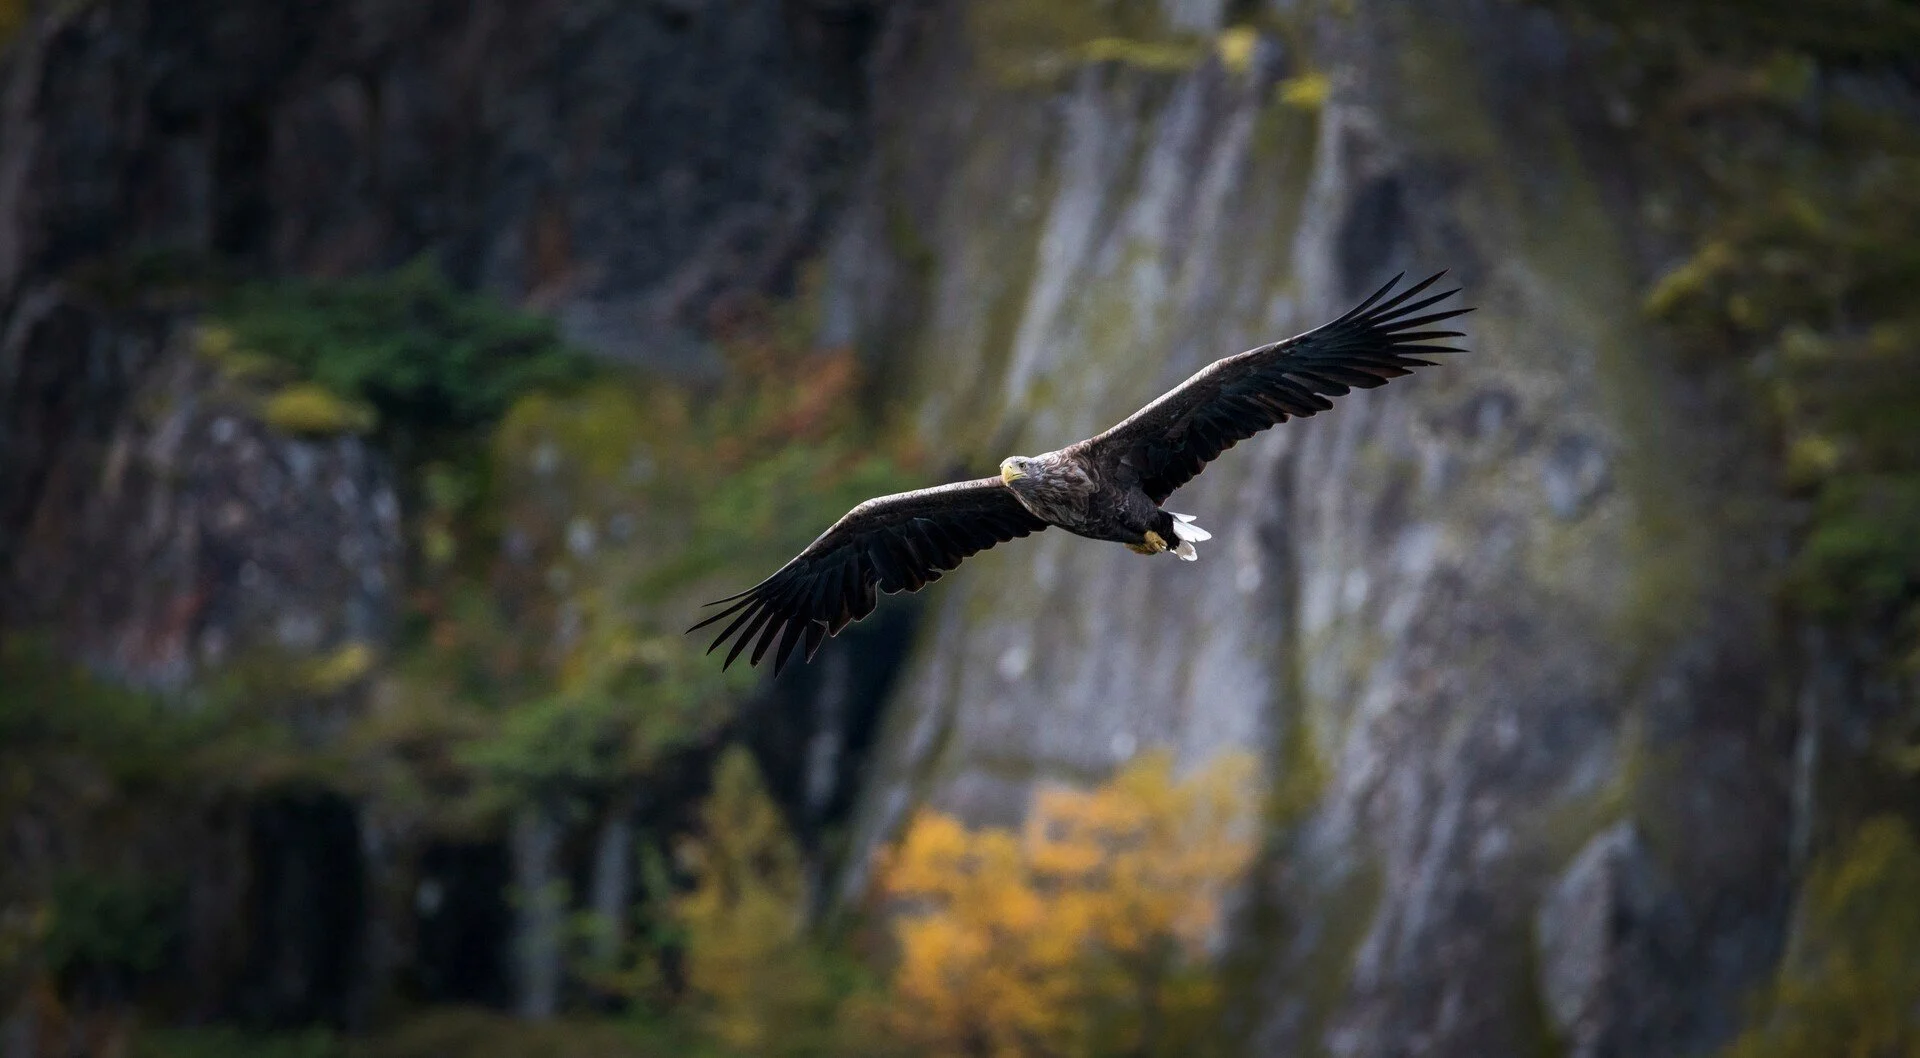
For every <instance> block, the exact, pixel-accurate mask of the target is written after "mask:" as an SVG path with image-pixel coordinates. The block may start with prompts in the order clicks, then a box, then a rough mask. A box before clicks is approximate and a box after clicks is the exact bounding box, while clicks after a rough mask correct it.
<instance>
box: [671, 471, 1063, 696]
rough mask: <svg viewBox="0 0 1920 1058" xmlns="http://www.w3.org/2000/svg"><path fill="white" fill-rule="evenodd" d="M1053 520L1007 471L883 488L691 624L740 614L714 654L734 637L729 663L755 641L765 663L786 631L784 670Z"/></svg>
mask: <svg viewBox="0 0 1920 1058" xmlns="http://www.w3.org/2000/svg"><path fill="white" fill-rule="evenodd" d="M1046 527H1047V523H1045V522H1043V521H1041V520H1040V519H1039V518H1036V517H1034V515H1033V514H1032V513H1031V512H1029V511H1028V510H1027V509H1026V508H1025V507H1022V506H1021V505H1020V501H1019V500H1017V499H1015V498H1014V495H1013V490H1011V489H1009V488H1007V486H1006V485H1005V484H1004V483H1003V482H1001V480H1000V479H999V478H997V477H994V478H980V479H978V480H976V481H958V482H955V483H953V484H951V485H941V486H938V487H937V488H931V489H920V490H918V491H916V492H902V493H898V494H896V495H893V496H881V497H879V498H877V499H871V500H868V501H866V502H865V503H862V504H861V505H860V506H858V507H855V508H854V509H853V510H851V511H848V512H847V514H846V516H845V517H843V518H841V519H840V520H839V521H837V522H835V523H833V526H832V528H830V529H828V530H827V531H826V532H824V533H821V534H820V537H819V539H816V540H815V541H814V542H813V543H811V544H808V545H807V547H806V550H804V551H801V552H800V553H799V554H798V555H795V556H794V557H793V559H792V560H791V561H789V562H788V563H787V564H786V565H784V566H782V567H780V569H779V570H778V571H777V572H775V573H774V574H773V576H771V577H768V578H767V579H766V580H763V581H761V582H760V583H758V584H756V585H754V586H753V587H751V588H748V589H747V590H746V591H743V592H741V593H740V594H738V595H734V596H730V597H728V598H725V599H721V600H719V602H717V603H709V604H708V605H714V606H717V605H719V604H720V603H732V605H731V606H728V607H727V608H726V609H724V610H721V611H720V612H719V613H716V614H714V615H713V616H711V617H709V618H707V619H706V620H704V621H701V622H700V623H699V624H697V625H694V626H693V628H689V629H687V631H689V632H692V631H694V630H695V629H699V628H704V627H706V626H707V625H710V624H713V623H714V622H716V621H719V620H721V619H722V618H725V617H732V618H733V620H732V621H731V622H729V623H728V624H727V626H726V628H725V629H723V630H722V631H721V632H720V635H719V637H718V638H716V639H715V640H714V641H713V645H712V646H710V647H708V648H707V653H709V654H711V653H713V652H714V650H716V649H718V648H719V646H720V644H722V643H724V642H726V641H727V640H728V639H729V638H733V639H734V644H733V649H732V650H730V651H728V652H727V660H726V663H725V665H723V666H722V668H724V667H726V666H727V665H732V664H733V661H734V659H735V658H737V657H739V656H740V654H741V652H742V651H743V650H745V649H746V648H747V644H748V643H750V642H751V643H753V644H754V647H753V653H752V654H751V655H750V656H749V658H748V663H749V664H752V665H758V664H760V659H761V658H762V657H764V656H766V653H767V650H768V648H769V647H771V646H772V645H773V643H774V641H775V640H776V639H778V640H779V643H780V647H779V649H778V650H777V651H775V653H774V657H773V671H774V672H776V673H777V672H779V671H780V668H781V666H783V665H785V664H786V663H787V657H788V656H789V655H790V654H792V653H793V650H794V648H795V646H796V645H798V644H799V643H801V642H802V641H804V642H805V643H806V647H807V654H806V656H807V657H808V658H811V657H813V652H814V651H815V650H818V649H819V648H820V643H821V641H823V640H824V639H825V638H826V637H827V636H833V635H839V634H840V630H841V629H842V628H845V627H846V626H847V625H849V624H851V623H853V622H854V621H858V620H860V619H861V618H862V617H865V616H867V615H868V614H870V613H872V612H873V608H874V606H875V605H876V604H878V602H879V594H878V593H879V592H886V593H887V594H889V595H891V594H893V593H895V592H901V591H919V590H920V589H921V588H924V587H926V586H927V585H929V584H931V583H933V582H934V581H936V580H939V579H940V576H941V574H943V573H945V572H946V571H947V570H950V569H952V568H954V567H955V566H958V565H959V564H960V561H961V560H962V559H964V558H966V557H967V556H969V555H972V554H974V553H976V552H979V551H984V550H986V549H987V548H990V547H992V546H993V545H995V544H999V543H1004V542H1006V541H1008V540H1013V539H1015V538H1017V537H1022V536H1026V535H1028V534H1030V533H1037V532H1039V531H1040V530H1042V529H1045V528H1046ZM736 636H737V638H736Z"/></svg>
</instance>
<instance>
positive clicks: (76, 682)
mask: <svg viewBox="0 0 1920 1058" xmlns="http://www.w3.org/2000/svg"><path fill="white" fill-rule="evenodd" d="M234 726H235V723H234V717H233V715H232V713H231V712H230V710H228V709H227V708H225V707H224V706H223V704H222V703H221V702H220V701H219V700H218V699H217V698H214V697H204V698H196V699H185V698H181V699H169V698H167V697H164V696H161V695H157V694H150V693H145V692H142V691H136V690H130V689H127V688H124V687H120V686H117V685H114V684H110V683H107V682H105V681H102V680H99V679H95V678H94V677H93V676H92V675H91V674H90V673H88V672H87V671H86V670H85V669H84V668H83V667H82V666H80V665H78V664H75V663H73V662H70V661H64V660H61V659H59V658H57V657H55V656H54V655H53V653H52V652H51V650H49V649H47V648H46V647H45V646H44V645H43V644H40V643H37V642H35V641H33V640H32V639H30V638H26V637H11V638H9V639H7V640H6V641H4V642H0V769H5V770H9V771H11V772H12V773H13V774H15V775H18V776H20V777H21V778H20V781H17V782H15V783H12V784H10V785H11V786H12V788H13V789H15V790H21V789H23V788H25V787H27V786H29V785H31V776H32V774H33V772H34V771H35V770H37V768H38V767H39V766H41V765H44V764H45V763H47V762H48V761H49V760H51V759H56V758H65V759H70V760H81V761H85V762H87V763H89V764H91V765H93V766H96V767H98V768H100V769H101V770H102V771H103V772H104V774H105V775H107V776H108V777H109V778H111V779H114V780H118V781H125V782H135V783H140V782H147V781H152V780H155V779H162V778H165V777H168V776H171V775H175V774H178V772H179V768H180V765H181V764H182V763H184V762H187V761H191V760H193V759H195V751H196V750H198V749H202V748H205V747H207V746H208V745H209V744H211V743H213V742H214V741H216V740H218V739H219V738H220V737H222V736H223V735H225V734H228V733H230V732H231V731H232V729H233V727H234ZM5 805H6V802H5V801H4V800H0V809H4V807H5Z"/></svg>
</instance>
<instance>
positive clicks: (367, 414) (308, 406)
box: [260, 382, 379, 437]
mask: <svg viewBox="0 0 1920 1058" xmlns="http://www.w3.org/2000/svg"><path fill="white" fill-rule="evenodd" d="M260 417H261V419H262V420H264V421H265V422H266V424H267V425H268V426H271V427H273V428H274V429H275V430H278V431H280V432H281V433H284V434H292V435H294V436H296V437H332V436H337V435H340V434H364V433H368V432H370V431H371V430H372V429H373V428H374V426H375V425H376V424H377V423H378V421H379V419H378V416H376V415H375V414H374V410H373V409H372V408H371V407H369V406H367V405H366V404H363V403H361V402H359V401H354V400H348V399H346V398H345V397H342V396H340V395H339V394H337V393H335V392H333V391H332V390H330V389H328V388H327V387H325V386H322V385H320V384H318V383H315V382H296V383H294V384H293V385H290V386H285V387H283V388H281V389H280V390H278V391H276V392H274V393H273V394H272V395H270V396H268V397H267V399H266V400H265V401H264V402H263V403H262V405H261V408H260Z"/></svg>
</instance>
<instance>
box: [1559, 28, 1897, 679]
mask: <svg viewBox="0 0 1920 1058" xmlns="http://www.w3.org/2000/svg"><path fill="white" fill-rule="evenodd" d="M1578 6H1579V7H1580V8H1581V10H1583V11H1585V12H1586V13H1588V14H1591V15H1596V16H1597V17H1599V18H1601V19H1603V20H1605V21H1607V22H1608V23H1609V24H1610V25H1613V26H1615V27H1616V28H1621V29H1624V30H1625V31H1626V32H1627V33H1628V34H1629V35H1630V36H1631V37H1632V38H1633V39H1635V40H1636V41H1637V42H1639V43H1640V45H1641V46H1640V47H1639V49H1638V50H1637V52H1636V58H1637V60H1638V61H1640V62H1641V63H1643V64H1645V65H1647V66H1649V67H1653V68H1658V69H1661V70H1663V71H1664V73H1662V74H1661V75H1660V76H1659V77H1656V78H1652V79H1650V80H1651V83H1654V84H1657V85H1659V86H1661V88H1660V92H1661V94H1660V95H1659V96H1657V97H1655V98H1652V99H1649V100H1646V101H1643V106H1644V107H1645V108H1646V109H1647V110H1648V111H1649V112H1651V113H1653V114H1656V115H1661V116H1662V117H1661V120H1660V122H1659V123H1656V124H1655V125H1654V127H1652V128H1651V129H1650V130H1649V131H1648V133H1647V138H1648V139H1649V140H1651V141H1654V142H1663V143H1667V144H1670V145H1671V150H1672V151H1673V152H1674V154H1675V157H1676V158H1677V159H1678V160H1680V161H1683V162H1685V163H1687V165H1688V166H1689V167H1690V169H1689V172H1688V179H1689V180H1691V181H1692V183H1693V184H1694V185H1695V186H1696V193H1698V192H1705V194H1704V195H1702V196H1700V197H1701V198H1702V200H1703V202H1704V208H1701V209H1699V210H1696V211H1694V212H1693V214H1692V215H1693V216H1695V217H1697V218H1699V222H1698V223H1697V224H1696V226H1695V229H1694V230H1692V231H1690V232H1688V233H1687V234H1689V235H1691V236H1692V237H1693V238H1694V239H1695V240H1696V249H1695V251H1694V252H1693V254H1692V255H1691V256H1690V257H1689V258H1687V259H1686V260H1685V261H1683V262H1682V263H1680V264H1679V265H1678V266H1676V267H1675V268H1673V269H1672V270H1671V271H1669V272H1668V273H1667V274H1666V275H1665V276H1664V277H1662V278H1661V279H1660V280H1659V282H1657V283H1656V284H1655V285H1654V286H1653V288H1652V290H1651V291H1650V293H1649V295H1648V299H1647V305H1648V309H1649V310H1650V312H1652V313H1653V314H1654V315H1655V316H1656V317H1658V318H1660V319H1663V320H1665V321H1667V322H1668V323H1670V324H1671V325H1673V326H1674V328H1675V329H1676V330H1677V331H1678V332H1679V333H1680V334H1681V335H1682V336H1684V337H1685V338H1686V339H1687V342H1688V344H1689V346H1690V347H1691V348H1692V349H1693V350H1694V351H1696V352H1697V353H1699V354H1703V355H1705V356H1708V357H1712V358H1716V359H1718V360H1719V361H1721V362H1727V361H1729V360H1731V361H1735V362H1741V363H1743V364H1744V365H1745V367H1746V368H1747V370H1748V373H1749V374H1750V376H1751V377H1752V378H1753V380H1754V381H1755V384H1756V389H1757V391H1758V392H1759V393H1760V394H1761V395H1762V396H1763V397H1765V398H1767V401H1768V403H1769V404H1770V405H1771V410H1772V412H1773V413H1774V415H1775V419H1776V422H1777V424H1778V426H1779V430H1780V435H1781V450H1782V454H1783V457H1784V458H1783V460H1782V463H1783V467H1784V471H1785V473H1784V484H1785V485H1786V486H1787V488H1788V489H1790V490H1791V491H1793V492H1794V493H1795V494H1797V495H1798V496H1799V497H1800V498H1801V499H1802V500H1803V501H1804V508H1805V510H1806V512H1807V518H1806V522H1805V525H1804V530H1803V532H1802V533H1801V534H1800V535H1799V542H1800V547H1799V550H1798V553H1797V555H1796V556H1795V557H1794V562H1793V565H1792V570H1791V576H1790V577H1789V580H1788V584H1787V587H1788V588H1789V590H1790V597H1791V599H1792V601H1793V602H1794V603H1795V604H1797V605H1798V606H1799V607H1800V608H1802V609H1803V610H1805V611H1807V612H1810V613H1813V614H1815V615H1817V616H1819V617H1821V618H1823V619H1825V620H1828V621H1832V622H1835V623H1843V624H1850V625H1853V626H1855V627H1872V628H1877V629H1899V630H1900V631H1898V632H1897V633H1896V635H1898V636H1902V637H1904V638H1905V640H1906V641H1907V642H1909V643H1916V642H1920V431H1916V430H1914V429H1913V426H1912V424H1913V423H1915V422H1917V421H1920V302H1916V301H1915V300H1914V298H1913V297H1912V291H1913V290H1914V289H1916V285H1917V284H1920V133H1917V132H1916V131H1915V130H1914V128H1913V127H1912V125H1911V122H1910V120H1909V119H1908V118H1906V117H1903V116H1902V115H1901V114H1900V113H1899V112H1898V111H1897V110H1895V109H1894V108H1892V107H1890V106H1887V105H1885V103H1884V101H1877V100H1876V97H1874V96H1871V95H1865V94H1861V93H1855V92H1847V91H1842V90H1839V89H1838V88H1837V87H1836V85H1837V84H1838V82H1837V80H1836V77H1835V75H1836V73H1838V72H1839V71H1841V70H1843V69H1846V70H1850V71H1854V72H1855V73H1856V74H1857V73H1858V72H1862V71H1864V72H1876V71H1877V72H1885V73H1892V68H1893V66H1894V65H1896V64H1897V62H1898V61H1899V59H1900V57H1902V56H1906V55H1911V54H1914V52H1915V50H1916V49H1920V8H1916V7H1914V6H1913V5H1912V4H1910V3H1895V2H1881V0H1828V2H1823V3H1786V2H1785V0H1767V2H1764V3H1761V4H1758V5H1752V4H1748V5H1724V4H1713V3H1708V2H1706V0H1698V2H1694V0H1689V2H1685V3H1680V4H1677V5H1671V4H1670V5H1654V4H1642V3H1639V2H1638V0H1612V2H1607V3H1596V4H1582V5H1578Z"/></svg>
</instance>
